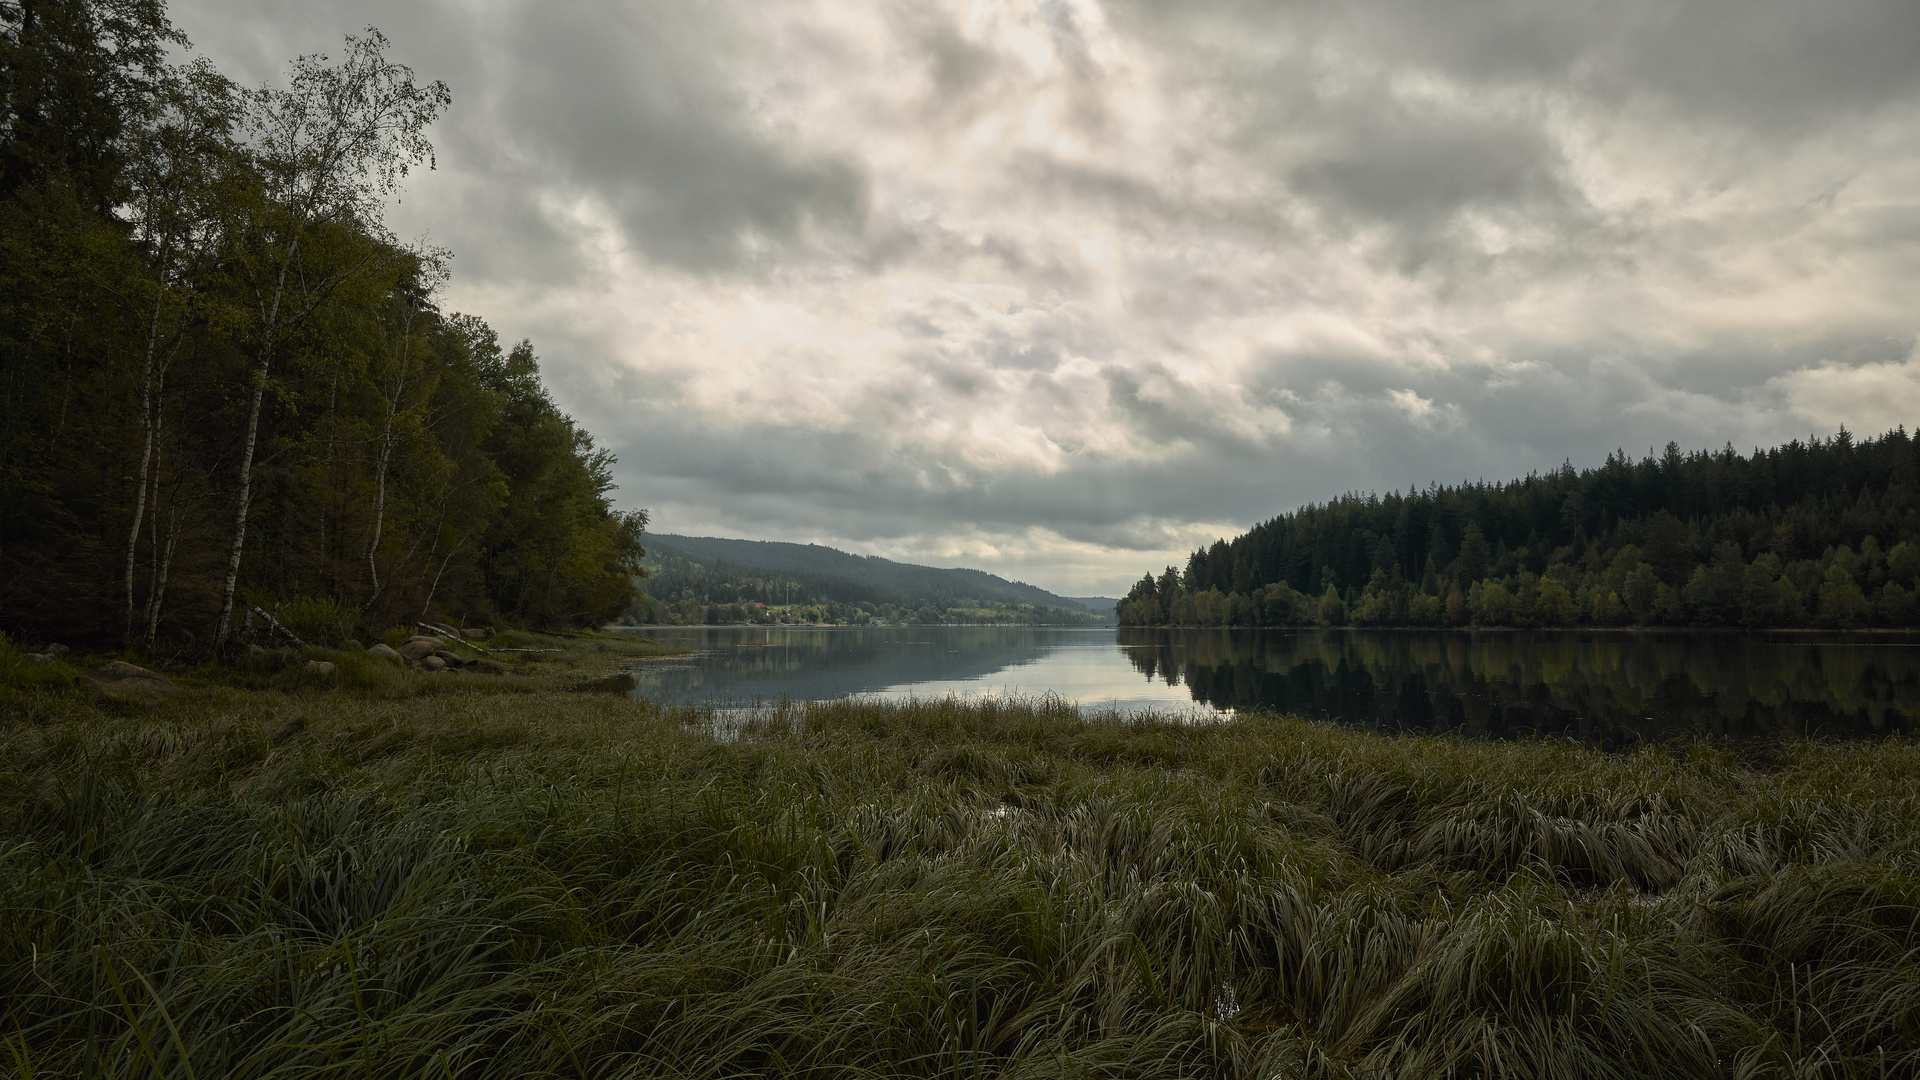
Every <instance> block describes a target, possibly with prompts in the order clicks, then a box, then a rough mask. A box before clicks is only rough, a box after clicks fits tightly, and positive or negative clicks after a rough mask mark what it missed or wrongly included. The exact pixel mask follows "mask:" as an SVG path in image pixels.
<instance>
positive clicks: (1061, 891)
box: [0, 687, 1920, 1080]
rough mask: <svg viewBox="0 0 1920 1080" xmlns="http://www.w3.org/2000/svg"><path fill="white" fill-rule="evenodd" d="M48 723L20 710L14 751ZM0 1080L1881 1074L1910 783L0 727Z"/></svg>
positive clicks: (368, 710)
mask: <svg viewBox="0 0 1920 1080" xmlns="http://www.w3.org/2000/svg"><path fill="white" fill-rule="evenodd" d="M33 702H38V703H39V704H38V705H37V706H35V707H31V708H30V707H28V705H30V704H31V703H33ZM0 708H4V709H5V710H6V719H5V720H4V722H0V787H3V788H4V795H3V796H0V807H3V808H4V809H3V810H0V813H4V814H5V815H6V821H5V827H4V830H0V836H4V837H5V840H4V841H0V912H3V914H0V1042H4V1043H5V1046H6V1049H5V1051H4V1052H0V1068H3V1069H9V1070H11V1072H12V1073H13V1074H14V1075H18V1076H29V1075H31V1076H64V1075H78V1074H86V1075H112V1076H178V1077H188V1076H193V1077H214V1076H292V1075H299V1076H303V1077H304V1076H322V1075H335V1074H338V1075H353V1076H415V1075H425V1074H431V1075H436V1076H523V1075H567V1076H576V1075H578V1076H596V1077H601V1076H605V1077H613V1076H662V1075H666V1076H689V1077H726V1076H746V1075H752V1076H767V1075H776V1076H804V1077H828V1076H835V1077H838V1076H847V1077H854V1076H859V1077H879V1076H943V1077H944V1076H1022V1077H1054V1076H1195V1077H1213V1076H1247V1077H1259V1078H1261V1080H1267V1078H1271V1077H1356V1078H1357V1077H1389V1076H1391V1077H1403V1076H1404V1077H1426V1076H1432V1077H1442V1076H1461V1077H1466V1076H1528V1077H1638V1076H1673V1077H1683V1076H1684V1077H1762V1076H1780V1077H1785V1076H1832V1077H1846V1076H1910V1075H1914V1074H1915V1073H1916V1072H1917V1071H1920V966H1917V965H1916V960H1920V873H1917V866H1920V830H1916V828H1915V823H1916V821H1920V818H1916V812H1920V805H1917V804H1920V748H1916V747H1915V746H1913V745H1910V744H1907V743H1903V742H1889V743H1880V744H1875V745H1864V744H1851V745H1815V744H1798V745H1791V746H1782V747H1778V748H1775V749H1774V750H1772V751H1771V752H1769V753H1768V754H1765V755H1759V756H1755V755H1743V754H1735V753H1732V752H1730V751H1729V750H1728V749H1727V748H1724V747H1718V746H1713V745H1707V744H1700V745H1695V746H1681V747H1659V748H1645V749H1641V750H1638V751H1636V752H1634V753H1631V754H1626V755H1623V756H1607V755H1603V754H1600V753H1598V752H1595V751H1593V750H1591V749H1588V748H1584V747H1581V746H1577V745H1571V744H1561V743H1549V742H1535V743H1491V742H1468V741H1460V740H1449V739H1413V738H1403V739H1391V738H1384V737H1380V736H1375V735H1370V734H1365V733H1358V732H1353V731H1348V730H1342V729H1339V728H1336V727H1333V726H1329V725H1319V724H1308V723H1303V722H1299V721H1295V720H1290V719H1285V718H1280V717H1274V716H1266V715H1254V716H1247V717H1242V718H1241V719H1239V720H1237V721H1234V722H1230V723H1215V724H1195V723H1175V722H1168V721H1164V720H1158V719H1154V718H1152V717H1139V716H1133V717H1122V716H1104V717H1102V716H1082V715H1081V714H1079V713H1078V712H1076V711H1074V710H1073V709H1072V708H1071V707H1069V706H1066V705H1064V704H1062V703H1060V702H1057V701H1048V700H1037V701H1021V700H1016V701H995V700H986V701H975V702H959V701H951V700H949V701H924V702H911V703H907V704H881V703H862V702H841V703H832V704H812V705H804V704H793V703H784V702H783V703H779V704H775V705H769V706H765V707H762V708H759V709H756V710H751V711H749V712H747V713H745V714H739V713H736V714H732V715H730V716H729V717H728V718H727V729H728V732H729V733H730V736H731V737H730V738H727V739H716V738H715V737H714V736H713V734H712V731H711V727H712V725H713V723H714V720H715V717H714V716H713V715H712V714H711V712H707V711H701V710H692V709H670V708H662V707H658V706H654V705H651V704H648V703H644V702H635V701H630V700H627V699H624V698H618V697H611V696H606V695H593V694H574V693H563V692H536V693H525V694H514V695H506V694H491V693H463V694H452V693H449V694H444V695H440V696H435V697H431V698H425V699H423V698H419V697H414V696H409V695H404V694H399V693H387V692H385V691H382V690H380V689H379V688H377V687H376V688H373V689H372V690H370V691H368V692H364V693H360V692H347V691H342V690H338V689H335V690H333V691H328V692H308V693H295V692H276V691H258V690H247V689H242V688H235V687H216V688H210V689H206V690H203V691H198V692H195V693H193V694H190V695H187V696H183V697H182V698H181V699H177V700H176V701H174V702H172V703H169V704H168V705H166V706H164V707H162V708H159V709H155V710H151V711H147V712H140V713H130V714H110V713H103V712H100V711H98V710H95V709H94V708H93V707H92V706H90V705H87V704H85V703H84V702H82V701H79V700H76V699H71V698H60V697H57V696H54V697H48V696H46V695H41V696H40V697H33V696H31V695H26V694H24V693H22V694H16V695H15V696H14V697H13V698H10V699H7V700H6V701H4V702H0Z"/></svg>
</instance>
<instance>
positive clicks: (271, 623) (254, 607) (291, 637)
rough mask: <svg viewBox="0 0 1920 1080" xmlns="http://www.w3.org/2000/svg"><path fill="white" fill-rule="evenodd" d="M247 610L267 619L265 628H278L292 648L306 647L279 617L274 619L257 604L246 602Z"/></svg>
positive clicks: (298, 636)
mask: <svg viewBox="0 0 1920 1080" xmlns="http://www.w3.org/2000/svg"><path fill="white" fill-rule="evenodd" d="M247 610H248V611H251V612H253V613H254V614H255V615H258V616H260V617H261V618H262V619H265V620H266V621H267V629H269V630H278V631H279V632H280V633H281V634H282V635H284V636H285V637H286V639H287V640H288V641H290V642H292V643H293V647H294V648H296V649H304V648H306V647H307V643H306V642H304V641H301V640H300V635H298V634H296V633H294V632H293V631H291V630H289V629H287V627H286V625H285V624H284V623H282V622H281V621H280V620H279V619H276V618H274V617H273V616H271V615H269V614H267V613H266V612H264V611H262V610H260V605H259V604H248V605H247Z"/></svg>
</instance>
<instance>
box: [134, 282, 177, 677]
mask: <svg viewBox="0 0 1920 1080" xmlns="http://www.w3.org/2000/svg"><path fill="white" fill-rule="evenodd" d="M166 257H167V253H166V251H165V249H164V248H163V249H162V250H161V252H160V258H161V260H162V261H163V262H164V261H165V259H166ZM166 295H167V287H166V281H165V279H164V276H163V278H162V280H160V281H159V282H157V283H156V285H155V291H154V295H153V318H152V319H151V320H149V322H148V323H147V363H146V370H145V372H144V373H143V375H142V378H141V383H140V426H141V428H142V429H143V432H144V434H145V437H146V445H145V446H144V447H142V448H141V450H140V474H139V476H138V478H137V483H136V485H135V493H134V497H133V524H132V525H131V526H129V527H128V528H127V582H126V589H127V625H126V630H125V631H124V633H123V637H124V638H127V639H131V638H132V637H133V560H134V555H135V554H136V552H137V551H138V550H139V547H140V524H141V520H142V519H143V518H144V517H145V516H146V513H147V475H148V469H149V467H150V466H151V465H152V463H153V441H154V435H155V431H154V419H153V411H154V392H153V351H154V348H155V346H156V345H157V343H158V341H159V338H160V308H161V304H162V302H163V301H164V300H165V299H166Z"/></svg>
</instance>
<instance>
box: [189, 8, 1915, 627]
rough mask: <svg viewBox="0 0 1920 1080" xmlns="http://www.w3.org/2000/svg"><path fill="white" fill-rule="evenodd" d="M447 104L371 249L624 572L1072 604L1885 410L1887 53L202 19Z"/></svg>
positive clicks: (743, 18) (1616, 15) (1314, 22)
mask: <svg viewBox="0 0 1920 1080" xmlns="http://www.w3.org/2000/svg"><path fill="white" fill-rule="evenodd" d="M175 10H176V17H177V18H178V19H179V20H180V21H181V22H182V23H183V24H184V25H185V27H186V29H187V30H188V31H189V33H190V34H192V35H193V36H194V37H195V38H196V40H197V41H199V42H200V44H201V45H202V46H203V47H204V48H205V50H206V51H207V52H208V53H209V54H210V55H212V56H213V57H214V58H215V59H216V60H217V61H218V62H219V63H221V64H222V65H223V67H226V68H227V69H228V70H230V71H234V72H236V73H238V74H241V75H243V76H245V77H248V78H264V77H267V76H269V75H270V74H272V73H273V72H274V71H275V70H277V69H278V68H279V67H280V65H281V64H282V63H283V62H284V60H285V59H286V58H288V57H290V56H292V55H294V54H296V53H300V52H308V51H314V50H322V49H326V48H329V47H332V46H333V45H334V44H335V43H336V42H337V40H338V36H339V35H340V34H341V33H345V32H351V31H354V30H356V29H357V28H358V27H359V26H361V25H363V24H364V23H366V22H368V21H375V22H379V23H380V24H381V25H382V28H383V29H384V30H385V31H386V32H387V33H388V34H389V36H390V37H391V38H392V39H393V41H394V43H395V50H396V53H397V54H399V56H400V58H401V59H403V60H405V61H407V62H409V63H412V64H413V65H414V66H415V67H416V68H417V69H418V70H419V71H420V72H421V73H422V74H423V75H425V76H429V77H439V78H445V79H447V80H448V81H449V82H450V83H451V84H452V86H453V89H454V92H455V101H456V103H455V107H454V109H453V111H452V112H451V113H450V114H449V116H448V117H447V119H446V121H445V123H444V124H443V125H442V127H441V129H440V130H439V131H438V132H437V133H436V138H437V139H438V140H439V143H440V148H441V154H440V162H441V172H440V173H438V174H436V175H433V176H430V177H420V178H418V179H417V181H416V182H415V183H414V184H412V185H411V187H410V189H409V192H408V195H407V197H406V201H405V202H404V203H403V204H402V205H401V206H400V207H398V208H396V210H395V211H394V221H395V223H396V225H397V226H398V227H401V228H403V229H405V230H413V231H422V232H429V233H431V234H432V235H433V237H434V238H435V239H436V240H438V241H439V242H441V243H445V244H448V245H449V246H451V247H453V248H454V249H455V251H456V252H457V255H458V258H457V260H456V263H455V268H456V279H455V284H454V287H453V292H452V294H451V296H450V298H449V300H450V303H451V304H452V305H453V306H455V307H460V308H463V309H468V310H474V311H478V312H481V313H483V314H485V315H486V316H487V317H488V318H489V319H490V320H492V321H493V322H494V323H495V325H496V326H498V327H499V328H500V330H501V332H502V335H503V336H504V337H507V338H509V339H512V338H518V337H521V336H531V337H533V338H534V339H535V341H536V343H538V344H539V346H540V348H541V352H542V354H543V356H545V357H546V361H545V365H546V370H547V374H548V379H549V382H550V383H551V385H552V386H553V387H554V391H555V394H556V396H557V397H558V398H559V400H560V401H561V402H562V403H563V404H565V405H566V406H567V407H568V408H569V409H571V410H572V411H574V412H575V413H576V415H577V416H579V418H580V419H581V420H582V421H583V422H584V423H586V424H587V426H588V427H589V428H591V429H592V430H593V431H595V432H596V433H597V434H598V435H599V436H600V438H601V442H602V443H603V444H604V445H608V446H610V447H612V448H614V449H615V450H616V451H617V452H618V453H619V454H620V458H621V465H620V466H619V472H618V476H619V479H620V481H621V484H622V494H623V497H624V498H625V499H627V500H628V501H629V502H630V503H631V504H633V505H645V506H648V507H650V508H652V509H653V510H654V512H655V521H656V523H657V524H658V525H659V527H661V528H663V529H666V530H671V531H683V532H684V531H692V532H700V531H711V532H720V533H728V534H733V535H742V536H759V537H769V538H782V539H798V540H819V541H822V542H828V543H839V544H842V545H844V546H849V547H853V548H855V549H858V550H865V551H873V552H876V553H882V554H888V555H892V556H896V557H912V558H919V559H923V560H926V561H933V562H940V563H946V564H969V565H980V566H984V567H986V568H988V569H992V570H996V571H998V572H1003V573H1011V574H1014V575H1015V576H1020V577H1023V578H1026V579H1028V580H1033V581H1036V582H1038V583H1040V584H1043V585H1047V586H1048V587H1051V588H1056V589H1058V590H1060V591H1064V592H1069V593H1074V594H1088V593H1093V592H1099V591H1103V590H1112V589H1119V588H1124V587H1125V585H1126V583H1128V582H1129V581H1131V580H1133V579H1134V578H1137V576H1138V574H1139V573H1140V572H1141V570H1143V569H1146V568H1149V567H1153V566H1156V565H1158V564H1160V563H1162V562H1163V561H1165V560H1168V559H1172V558H1175V557H1177V556H1178V554H1179V553H1180V552H1181V551H1183V550H1184V549H1186V548H1187V547H1189V546H1190V545H1192V544H1195V543H1199V542H1203V541H1206V540H1210V539H1212V538H1213V537H1214V536H1217V535H1221V534H1223V533H1230V532H1232V531H1235V530H1237V529H1240V528H1244V527H1246V526H1247V525H1249V524H1252V523H1253V522H1254V521H1257V520H1260V519H1264V518H1267V517H1270V516H1272V515H1273V514H1275V513H1278V512H1281V511H1284V510H1286V509H1289V508H1291V507H1293V506H1296V505H1299V504H1300V503H1302V502H1306V501H1317V500H1324V499H1327V498H1330V497H1333V496H1336V495H1339V494H1340V493H1342V492H1344V491H1348V490H1368V489H1381V488H1387V487H1392V488H1402V487H1405V486H1408V485H1413V486H1424V485H1425V484H1426V483H1428V482H1431V481H1434V480H1440V481H1443V482H1452V481H1458V480H1461V479H1474V478H1482V477H1484V478H1487V479H1504V478H1507V477H1511V476H1514V475H1519V474H1524V473H1525V472H1526V471H1528V470H1529V469H1545V468H1551V467H1553V466H1555V465H1557V464H1558V463H1559V462H1560V461H1561V460H1562V459H1566V458H1571V459H1572V460H1573V461H1574V462H1575V463H1576V464H1580V463H1591V462H1597V461H1598V460H1599V459H1600V458H1601V457H1602V456H1603V455H1604V454H1606V453H1607V452H1608V451H1610V450H1612V449H1614V448H1615V447H1624V448H1626V449H1627V450H1628V451H1629V452H1630V453H1639V452H1643V451H1645V450H1646V449H1647V448H1649V447H1654V446H1660V445H1663V444H1664V443H1665V442H1666V441H1667V440H1669V439H1674V440H1677V441H1679V442H1680V443H1681V444H1682V445H1683V446H1717V445H1719V444H1720V443H1722V442H1726V441H1731V442H1732V443H1733V444H1734V445H1735V446H1737V447H1741V448H1743V449H1744V448H1749V447H1752V446H1755V445H1764V444H1768V443H1772V442H1774V441H1778V440H1780V439H1784V438H1789V437H1795V436H1803V435H1805V434H1806V433H1807V432H1808V430H1810V429H1812V428H1815V427H1825V428H1831V426H1833V425H1835V424H1838V423H1841V422H1847V423H1849V424H1851V425H1852V426H1854V427H1856V428H1858V429H1860V430H1873V428H1874V425H1884V424H1886V423H1890V422H1899V418H1900V417H1902V416H1904V415H1906V414H1908V413H1913V412H1916V411H1920V354H1917V353H1916V351H1915V342H1916V339H1920V316H1916V315H1915V314H1914V311H1913V308H1912V304H1911V297H1912V295H1913V291H1914V287H1915V285H1916V284H1920V204H1917V203H1916V202H1915V200H1914V199H1913V196H1912V191H1913V190H1914V185H1915V184H1916V183H1920V108H1917V107H1916V106H1920V8H1916V7H1914V6H1913V5H1911V4H1907V3H1896V2H1891V0H1889V2H1868V0H1840V2H1836V3H1832V4H1823V5H1807V4H1804V3H1800V2H1798V0H1743V2H1740V3H1734V2H1733V0H1682V2H1678V3H1674V2H1670V0H1662V2H1655V0H1632V2H1629V3H1624V4H1615V5H1604V6H1598V7H1594V6H1577V5H1537V4H1516V3H1512V2H1511V0H1469V2H1466V3H1458V4H1441V5H1436V4H1431V3H1423V2H1417V0H1364V2H1361V3H1345V2H1342V3H1334V2H1332V0H1315V2H1305V3H1291V4H1286V5H1273V4H1268V3H1258V2H1253V0H1244V2H1235V0H1182V2H1180V3H1170V2H1166V0H1153V2H1148V0H1112V2H1109V3H1104V4H1103V3H1099V2H1097V0H1015V2H1013V3H1010V4H1008V5H1002V6H998V7H967V6H963V5H958V4H947V3H940V2H928V3H912V4H909V3H895V4H885V5H868V6H859V5H853V6H845V5H832V4H825V3H819V4H815V3H811V2H809V0H796V2H795V3H792V4H783V5H773V6H756V5H747V4H742V3H734V2H720V3H714V4H699V5H688V4H672V3H667V2H664V0H653V2H648V3H639V4H625V3H622V4H614V3H604V2H601V3H581V4H572V5H558V6H555V5H534V4H532V3H529V2H526V0H509V2H507V3H505V4H498V5H489V6H482V5H477V4H470V3H458V2H456V0H434V2H431V3H424V4H415V5H406V6H403V7H398V8H387V7H381V6H376V5H374V4H373V3H371V2H370V0H346V2H343V3H339V4H334V5H326V6H319V5H296V4H293V3H291V2H290V0H271V2H270V3H268V4H266V5H264V6H262V5H244V6H243V5H239V4H237V3H234V2H233V0H191V2H189V3H183V4H180V5H178V6H177V7H176V9H175Z"/></svg>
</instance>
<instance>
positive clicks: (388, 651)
mask: <svg viewBox="0 0 1920 1080" xmlns="http://www.w3.org/2000/svg"><path fill="white" fill-rule="evenodd" d="M367 655H368V656H371V657H373V658H374V659H375V660H391V661H393V662H394V663H396V664H399V663H404V662H405V660H406V657H404V656H401V655H400V654H399V653H397V652H395V651H394V649H393V646H391V645H388V644H387V643H385V642H379V643H376V644H375V645H374V647H373V648H371V649H368V650H367Z"/></svg>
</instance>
